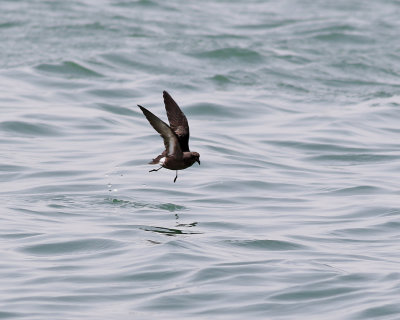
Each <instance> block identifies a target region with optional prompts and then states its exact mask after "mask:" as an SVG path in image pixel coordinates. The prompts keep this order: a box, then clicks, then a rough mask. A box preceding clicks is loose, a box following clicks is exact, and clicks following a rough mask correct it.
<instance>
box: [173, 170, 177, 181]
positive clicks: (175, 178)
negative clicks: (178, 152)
mask: <svg viewBox="0 0 400 320" xmlns="http://www.w3.org/2000/svg"><path fill="white" fill-rule="evenodd" d="M177 178H178V170H176V176H175V179H174V183H175V181H176V179H177Z"/></svg>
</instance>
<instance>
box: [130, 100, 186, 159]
mask: <svg viewBox="0 0 400 320" xmlns="http://www.w3.org/2000/svg"><path fill="white" fill-rule="evenodd" d="M138 107H139V108H140V110H142V112H143V114H144V115H145V117H146V118H147V120H149V122H150V124H151V125H152V127H153V128H154V129H155V130H156V131H157V132H158V133H159V134H160V135H161V137H162V138H163V140H164V145H165V150H166V153H167V156H171V155H174V156H175V157H176V158H177V159H179V158H182V157H183V154H182V150H181V147H180V145H179V141H178V137H177V136H176V134H175V133H174V132H173V131H172V130H171V128H170V127H169V126H168V125H167V124H166V123H165V122H164V121H162V120H161V119H160V118H158V117H157V116H155V115H154V114H153V113H151V112H150V111H149V110H147V109H146V108H144V107H142V106H139V105H138Z"/></svg>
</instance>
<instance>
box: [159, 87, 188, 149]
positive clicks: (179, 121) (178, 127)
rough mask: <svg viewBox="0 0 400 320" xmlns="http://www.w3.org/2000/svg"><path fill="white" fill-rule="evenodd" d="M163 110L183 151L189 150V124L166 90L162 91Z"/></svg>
mask: <svg viewBox="0 0 400 320" xmlns="http://www.w3.org/2000/svg"><path fill="white" fill-rule="evenodd" d="M163 97H164V104H165V110H166V111H167V117H168V121H169V125H170V127H171V129H172V130H173V131H174V132H175V134H176V135H177V136H178V140H179V144H180V146H181V149H182V151H183V152H185V151H190V150H189V124H188V121H187V119H186V117H185V115H184V114H183V112H182V110H181V109H180V108H179V106H178V104H177V103H176V102H175V101H174V99H172V97H171V96H170V95H169V93H168V92H167V91H163Z"/></svg>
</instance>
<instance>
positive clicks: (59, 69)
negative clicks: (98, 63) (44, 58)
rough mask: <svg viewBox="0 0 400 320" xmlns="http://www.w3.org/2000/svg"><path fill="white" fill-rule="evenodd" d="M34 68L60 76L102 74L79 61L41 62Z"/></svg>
mask: <svg viewBox="0 0 400 320" xmlns="http://www.w3.org/2000/svg"><path fill="white" fill-rule="evenodd" d="M36 70H39V71H42V72H46V73H49V74H52V75H55V76H58V77H62V78H64V77H68V78H71V77H73V78H91V77H95V78H97V77H102V76H103V75H102V74H100V73H98V72H96V71H94V70H92V69H90V68H89V67H85V66H83V65H82V64H81V63H77V62H74V61H64V62H62V63H60V64H48V63H42V64H39V65H38V66H36Z"/></svg>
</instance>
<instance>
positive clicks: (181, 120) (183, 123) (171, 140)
mask: <svg viewBox="0 0 400 320" xmlns="http://www.w3.org/2000/svg"><path fill="white" fill-rule="evenodd" d="M163 97H164V104H165V110H166V111H167V117H168V121H169V125H167V124H166V123H165V122H164V121H162V120H161V119H160V118H158V117H157V116H155V115H154V114H153V113H151V112H150V111H149V110H147V109H146V108H144V107H142V106H141V105H138V107H139V108H140V110H142V112H143V114H144V115H145V117H146V118H147V120H148V121H149V122H150V124H151V125H152V127H153V128H154V129H155V130H156V131H157V132H158V133H159V134H160V135H161V137H162V138H163V140H164V146H165V150H164V151H163V153H161V154H160V155H159V156H157V157H156V158H155V159H153V160H152V161H150V162H149V164H159V165H160V167H159V168H158V169H153V170H150V171H149V172H152V171H158V170H160V169H161V168H166V169H170V170H176V176H175V179H174V182H175V181H176V179H177V178H178V170H183V169H186V168H189V167H190V166H192V164H193V163H195V162H198V164H200V154H199V153H197V152H191V151H190V150H189V124H188V121H187V119H186V116H185V115H184V113H183V112H182V110H181V109H180V108H179V106H178V104H177V103H176V102H175V101H174V99H172V97H171V96H170V95H169V93H168V92H167V91H163Z"/></svg>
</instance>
